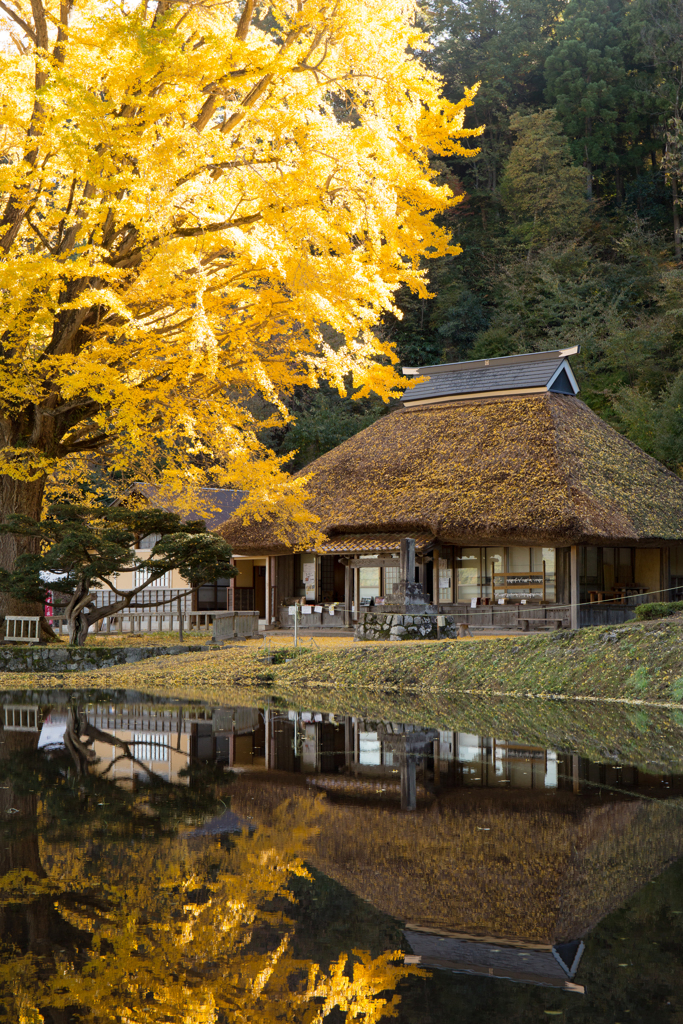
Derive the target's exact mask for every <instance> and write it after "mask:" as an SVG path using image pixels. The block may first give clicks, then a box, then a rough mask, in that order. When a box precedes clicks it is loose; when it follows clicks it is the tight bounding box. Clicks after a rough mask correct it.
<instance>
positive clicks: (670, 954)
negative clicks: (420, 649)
mask: <svg viewBox="0 0 683 1024" xmlns="http://www.w3.org/2000/svg"><path fill="white" fill-rule="evenodd" d="M252 693H253V691H245V692H244V703H243V704H241V705H240V706H237V705H236V706H231V707H227V706H221V707H214V706H210V705H208V704H201V703H191V702H187V701H182V700H170V699H169V700H160V699H159V698H154V699H153V698H150V697H147V696H145V695H144V694H138V693H131V692H130V691H128V692H122V691H121V692H113V691H112V692H110V693H101V692H100V693H92V694H89V693H85V692H83V691H75V690H74V691H70V692H69V691H63V692H55V691H46V692H34V693H27V692H16V693H10V692H5V693H3V694H1V695H0V699H1V702H2V705H3V706H2V709H1V710H0V727H1V731H0V829H1V830H2V835H1V836H0V941H1V943H2V946H1V950H0V1021H8V1022H13V1024H14V1022H21V1024H39V1022H41V1021H43V1022H46V1024H72V1022H73V1024H76V1022H78V1024H91V1022H92V1024H99V1022H117V1024H162V1022H163V1024H176V1022H177V1024H228V1022H229V1024H233V1022H242V1021H249V1022H251V1021H254V1022H260V1021H263V1022H270V1021H273V1022H275V1021H285V1020H286V1021H289V1022H301V1024H314V1022H317V1021H329V1022H341V1021H347V1020H348V1021H364V1022H366V1024H367V1022H374V1021H380V1020H385V1019H386V1020H389V1019H394V1020H398V1021H401V1022H406V1024H408V1022H410V1024H441V1022H451V1021H452V1022H458V1024H474V1022H480V1021H482V1022H483V1021H485V1022H487V1024H511V1022H524V1024H526V1022H535V1021H539V1022H540V1021H545V1020H548V1019H549V1018H551V1017H554V1018H557V1019H558V1020H567V1021H575V1022H577V1024H578V1022H581V1024H584V1022H585V1024H589V1022H590V1024H603V1022H604V1024H620V1022H621V1024H625V1022H631V1024H635V1022H639V1021H642V1022H648V1024H649V1022H659V1021H667V1022H679V1021H680V1022H683V800H682V798H683V718H682V717H681V716H680V714H679V713H676V712H674V713H671V714H668V713H665V712H656V713H655V712H649V713H648V712H647V711H645V710H644V709H640V710H638V709H636V710H634V711H629V712H626V711H625V710H624V709H623V708H621V709H617V710H616V711H615V709H614V707H608V706H606V705H599V704H595V705H592V706H590V707H585V708H583V709H581V711H580V713H579V712H576V713H574V712H573V711H572V710H571V709H568V706H567V705H566V704H560V702H558V703H557V706H556V707H549V706H548V705H547V704H542V703H541V702H539V701H533V700H530V701H527V702H517V703H516V704H514V703H512V702H507V703H505V702H503V701H501V702H500V703H499V704H493V705H492V704H491V702H488V703H487V704H486V705H484V704H483V703H482V704H481V705H479V706H478V705H477V704H476V703H473V701H472V700H471V699H470V700H468V701H467V702H466V704H463V710H462V713H458V712H456V711H453V710H452V709H451V712H450V718H448V716H446V720H445V719H444V716H443V715H438V716H436V715H432V716H431V717H432V719H434V720H430V716H429V715H427V717H426V719H425V720H418V721H414V722H397V721H393V720H392V717H391V715H387V717H386V719H378V718H377V717H374V718H366V717H360V715H356V716H347V715H343V714H335V713H330V712H323V711H317V710H316V709H314V708H310V709H301V708H290V707H288V706H287V705H286V703H284V702H283V701H282V700H279V699H277V698H274V697H269V698H264V699H263V700H262V702H261V704H260V706H251V704H252V703H253V700H254V698H253V696H252ZM492 732H495V733H496V734H495V735H491V733H492Z"/></svg>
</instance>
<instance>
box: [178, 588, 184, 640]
mask: <svg viewBox="0 0 683 1024" xmlns="http://www.w3.org/2000/svg"><path fill="white" fill-rule="evenodd" d="M178 639H179V640H180V642H181V643H182V642H183V599H182V597H179V598H178Z"/></svg>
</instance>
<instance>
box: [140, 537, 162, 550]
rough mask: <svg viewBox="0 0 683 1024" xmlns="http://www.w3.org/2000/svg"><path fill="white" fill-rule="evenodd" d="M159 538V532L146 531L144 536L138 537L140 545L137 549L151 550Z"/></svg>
mask: <svg viewBox="0 0 683 1024" xmlns="http://www.w3.org/2000/svg"><path fill="white" fill-rule="evenodd" d="M160 540H161V534H160V533H148V534H147V536H146V537H142V538H141V539H140V547H139V548H138V551H151V550H152V548H153V547H154V545H155V544H156V543H157V541H160Z"/></svg>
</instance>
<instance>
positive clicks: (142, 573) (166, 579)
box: [135, 568, 171, 587]
mask: <svg viewBox="0 0 683 1024" xmlns="http://www.w3.org/2000/svg"><path fill="white" fill-rule="evenodd" d="M151 575H152V570H151V569H145V568H142V569H136V570H135V586H136V587H141V586H142V585H143V584H144V583H146V581H147V580H148V579H149V577H150V576H151ZM150 586H151V587H170V586H171V574H170V572H165V573H164V574H163V576H159V577H158V578H157V579H155V580H152V582H151V583H150Z"/></svg>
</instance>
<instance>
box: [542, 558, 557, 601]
mask: <svg viewBox="0 0 683 1024" xmlns="http://www.w3.org/2000/svg"><path fill="white" fill-rule="evenodd" d="M556 600H557V598H556ZM543 604H545V559H543Z"/></svg>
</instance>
